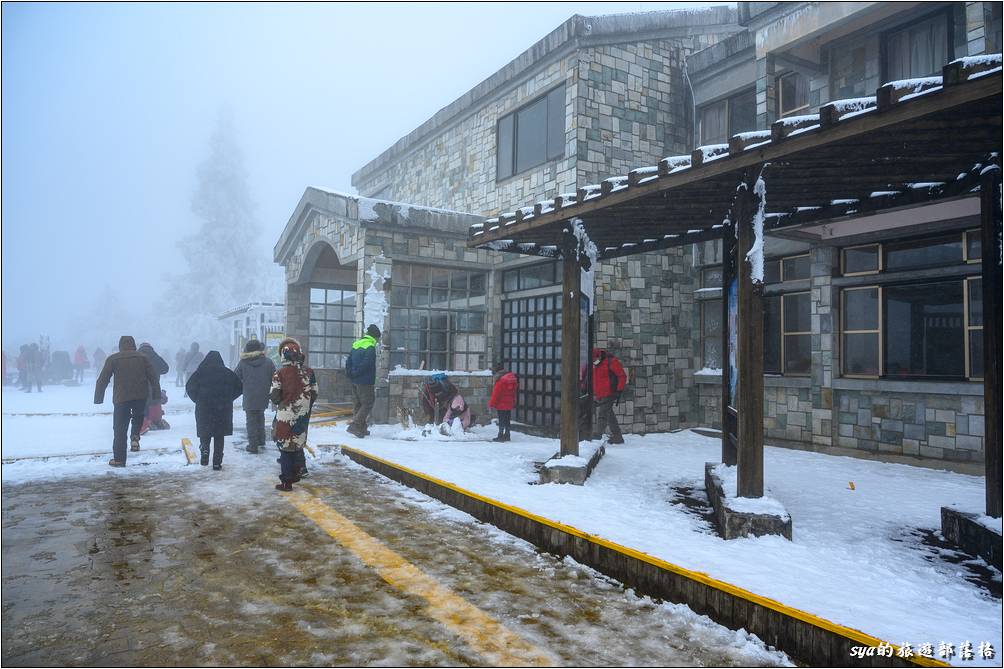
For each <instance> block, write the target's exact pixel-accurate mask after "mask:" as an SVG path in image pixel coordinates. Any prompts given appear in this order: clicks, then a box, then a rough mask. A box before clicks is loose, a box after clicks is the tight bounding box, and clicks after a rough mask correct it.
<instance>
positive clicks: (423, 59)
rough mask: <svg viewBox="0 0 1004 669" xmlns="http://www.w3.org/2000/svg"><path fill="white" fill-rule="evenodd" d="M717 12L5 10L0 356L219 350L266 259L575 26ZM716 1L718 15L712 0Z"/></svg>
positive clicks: (265, 290) (270, 295)
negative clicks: (313, 192) (317, 200)
mask: <svg viewBox="0 0 1004 669" xmlns="http://www.w3.org/2000/svg"><path fill="white" fill-rule="evenodd" d="M688 4H690V5H694V4H711V3H644V4H642V3H623V4H620V3H569V4H561V3H547V4H493V5H478V6H472V5H458V4H450V5H445V4H425V5H353V4H332V5H318V4H306V5H294V4H247V5H245V4H218V5H204V4H120V3H109V4H11V3H5V4H4V5H3V198H2V202H3V233H2V234H3V247H2V253H3V305H2V308H3V335H2V336H3V347H4V350H5V351H6V352H7V354H8V355H11V354H14V355H16V354H17V349H18V347H19V346H20V345H22V344H25V343H28V342H32V341H35V342H37V341H38V339H39V337H40V336H44V337H47V338H48V339H49V344H50V346H51V349H52V350H69V351H73V350H74V349H75V348H76V347H77V346H78V345H81V344H82V345H84V346H85V347H87V349H88V350H93V349H94V348H95V347H98V346H100V347H102V348H103V349H104V351H105V352H108V353H110V352H112V351H114V350H115V348H116V342H117V341H118V337H119V335H121V334H131V335H134V336H135V337H136V340H137V342H140V341H150V342H153V343H154V345H155V346H157V347H158V348H161V349H163V350H165V351H168V350H175V349H176V348H178V347H179V346H182V345H184V346H186V347H187V344H188V343H189V342H190V341H191V340H192V339H196V338H198V339H202V340H203V344H204V345H203V350H206V348H211V347H214V346H216V345H219V344H220V343H221V342H220V339H221V338H225V336H226V329H225V328H224V327H223V326H222V325H221V324H219V323H218V321H217V320H216V317H217V316H218V314H219V312H220V311H221V310H222V309H225V308H227V307H229V306H234V305H236V304H240V303H242V302H246V301H249V300H271V299H275V300H280V301H281V300H282V299H283V274H282V271H281V269H280V268H278V267H277V266H276V265H274V264H273V262H272V247H273V246H274V244H275V242H276V240H277V239H278V236H279V234H280V232H281V231H282V229H283V227H284V225H285V224H286V221H287V219H288V217H289V216H290V214H291V213H292V211H293V208H294V207H295V205H296V203H297V201H298V200H299V198H300V195H301V194H302V193H303V190H304V188H305V187H306V186H308V185H319V186H326V187H330V188H335V189H338V190H343V191H345V192H349V193H351V192H354V191H353V189H352V188H351V185H350V176H351V174H352V172H353V171H354V170H356V169H358V168H359V167H361V166H362V165H364V164H365V163H366V162H367V161H368V160H370V159H372V158H374V157H375V156H376V155H378V154H379V153H380V152H381V151H383V150H384V149H386V148H387V147H389V146H390V145H391V144H392V143H393V142H394V141H396V140H397V139H398V138H399V137H401V136H402V135H404V134H406V133H408V132H409V131H411V130H412V129H414V128H415V127H416V126H417V125H418V124H420V123H421V122H422V121H424V120H425V119H427V118H428V117H430V116H431V115H432V114H434V113H435V112H436V111H437V110H438V109H440V108H441V107H443V106H445V105H447V104H448V103H450V102H451V101H452V100H453V99H455V98H456V97H458V96H459V95H461V94H462V93H464V92H465V91H466V90H468V89H469V88H470V87H472V86H473V85H475V84H477V83H478V82H479V81H481V80H482V79H483V78H485V77H486V76H488V75H490V74H491V73H492V72H494V71H495V70H497V69H498V68H500V67H501V66H502V65H504V64H505V63H506V62H508V61H509V60H510V59H512V58H513V57H515V56H516V55H517V54H519V53H520V52H521V51H522V50H523V49H525V48H527V47H529V46H530V45H531V44H532V43H533V42H534V41H535V40H537V39H539V38H540V36H541V35H543V34H545V33H546V32H548V31H550V30H552V29H554V28H556V27H557V26H558V25H559V24H560V23H561V22H562V21H564V20H565V19H567V18H569V17H570V16H571V15H572V14H575V13H579V14H607V13H616V12H625V11H639V10H640V9H642V10H650V9H666V8H669V7H684V6H686V5H688ZM720 4H721V3H720Z"/></svg>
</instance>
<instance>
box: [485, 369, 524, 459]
mask: <svg viewBox="0 0 1004 669" xmlns="http://www.w3.org/2000/svg"><path fill="white" fill-rule="evenodd" d="M492 372H494V373H495V376H496V381H495V385H494V387H493V388H492V396H491V399H489V400H488V406H489V408H492V409H495V410H496V411H498V414H499V436H497V437H495V438H494V439H492V441H509V440H510V438H511V435H510V434H509V428H510V424H511V422H512V410H513V409H514V408H516V391H517V389H518V388H519V379H517V378H516V375H515V374H513V373H512V372H510V371H508V370H507V369H506V368H505V365H503V364H502V363H501V362H499V363H496V364H495V366H494V367H493V368H492Z"/></svg>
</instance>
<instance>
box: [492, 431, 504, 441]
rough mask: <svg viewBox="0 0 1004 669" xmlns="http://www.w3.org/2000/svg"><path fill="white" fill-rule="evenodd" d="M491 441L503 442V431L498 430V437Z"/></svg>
mask: <svg viewBox="0 0 1004 669" xmlns="http://www.w3.org/2000/svg"><path fill="white" fill-rule="evenodd" d="M492 441H496V442H503V441H505V430H503V429H502V428H499V436H497V437H495V438H494V439H492Z"/></svg>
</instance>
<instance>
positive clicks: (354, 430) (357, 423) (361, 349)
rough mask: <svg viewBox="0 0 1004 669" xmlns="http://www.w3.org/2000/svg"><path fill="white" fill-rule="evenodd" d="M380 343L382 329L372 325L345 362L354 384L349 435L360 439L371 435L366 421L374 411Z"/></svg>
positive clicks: (347, 429)
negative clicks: (377, 355)
mask: <svg viewBox="0 0 1004 669" xmlns="http://www.w3.org/2000/svg"><path fill="white" fill-rule="evenodd" d="M378 341H380V328H378V327H377V326H376V325H370V326H369V327H367V328H366V334H364V335H363V336H362V338H361V339H357V340H356V341H354V342H353V343H352V350H351V351H350V352H349V357H348V358H347V359H346V360H345V371H346V373H347V374H348V376H349V381H351V382H352V401H353V407H352V423H351V424H350V425H349V426H348V427H347V428H346V431H347V432H348V433H349V434H353V435H355V436H357V437H359V438H360V439H362V438H363V437H365V436H366V435H368V434H369V433H370V431H369V430H368V429H366V419H367V418H369V415H370V411H372V410H373V400H374V395H373V385H374V384H375V383H376V346H377V342H378Z"/></svg>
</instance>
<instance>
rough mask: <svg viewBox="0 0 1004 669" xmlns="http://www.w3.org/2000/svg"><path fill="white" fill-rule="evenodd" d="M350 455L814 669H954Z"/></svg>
mask: <svg viewBox="0 0 1004 669" xmlns="http://www.w3.org/2000/svg"><path fill="white" fill-rule="evenodd" d="M340 448H341V452H342V454H343V455H345V456H346V457H348V458H349V459H350V460H352V461H353V462H356V463H358V464H360V465H362V466H364V467H367V468H368V469H372V470H373V471H375V472H377V473H379V474H382V475H384V476H386V477H387V478H389V479H391V480H394V481H397V482H398V483H401V484H404V485H406V486H408V487H410V488H414V489H415V490H418V491H419V492H422V493H424V494H426V495H428V496H429V497H432V498H434V499H437V500H439V501H441V502H443V503H444V504H448V505H450V506H452V507H455V508H457V509H459V510H461V511H463V512H465V513H468V514H470V515H471V516H473V517H475V518H477V519H478V520H481V521H483V522H487V523H491V524H492V525H494V526H495V527H498V528H499V529H501V530H503V531H505V532H508V533H509V534H512V535H514V536H517V537H519V538H521V539H524V540H526V541H529V542H530V543H532V544H534V545H536V546H538V547H539V548H542V549H543V550H546V551H548V552H551V553H555V554H557V555H568V556H570V557H572V558H573V559H574V560H576V561H577V562H579V563H581V564H584V565H587V566H589V567H592V568H593V569H596V570H597V571H599V572H601V573H603V574H606V575H607V576H610V577H612V578H615V579H617V580H619V581H621V582H622V583H624V584H625V585H628V586H631V587H632V588H634V589H635V590H636V591H637V592H639V593H641V594H645V595H649V596H651V597H656V598H659V599H664V600H667V601H671V602H677V603H682V604H687V605H688V606H690V608H691V609H693V610H694V611H696V612H697V613H699V614H703V615H706V616H708V617H709V618H711V619H712V620H714V621H715V622H717V623H719V624H721V625H724V626H726V627H729V628H731V629H740V628H742V629H745V630H746V631H748V632H750V633H752V634H756V635H757V636H758V637H759V638H760V639H761V640H763V642H764V643H766V644H768V645H770V646H773V647H775V648H778V649H780V650H783V651H784V652H786V653H787V654H788V655H789V656H790V657H792V658H793V659H795V660H798V661H801V662H804V663H806V664H809V665H812V666H860V667H910V666H928V667H947V666H950V665H948V664H946V663H944V662H941V661H939V660H935V659H930V658H924V657H916V656H914V657H910V658H900V657H897V656H896V652H897V651H898V650H899V647H898V646H895V645H893V644H889V643H888V642H885V641H882V640H881V639H878V638H876V637H874V636H871V635H869V634H865V633H864V632H861V631H859V630H856V629H853V628H850V627H845V626H843V625H839V624H837V623H833V622H831V621H829V620H826V619H824V618H820V617H819V616H816V615H814V614H812V613H808V612H805V611H801V610H799V609H795V608H792V607H789V606H786V605H784V604H782V603H780V602H777V601H775V600H773V599H770V598H769V597H764V596H762V595H758V594H756V593H753V592H750V591H748V590H745V589H743V588H740V587H738V586H735V585H732V584H731V583H726V582H724V581H719V580H717V579H715V578H713V577H711V576H709V575H707V574H705V573H703V572H696V571H691V570H689V569H685V568H683V567H680V566H677V565H674V564H672V563H669V562H666V561H664V560H660V559H658V558H655V557H652V556H651V555H648V554H646V553H642V552H641V551H637V550H634V549H632V548H628V547H626V546H621V545H619V544H616V543H614V542H612V541H608V540H606V539H603V538H602V537H598V536H595V535H592V534H589V533H587V532H583V531H582V530H579V529H577V528H575V527H572V526H570V525H565V524H563V523H558V522H556V521H553V520H550V519H548V518H544V517H543V516H538V515H536V514H533V513H530V512H529V511H525V510H523V509H520V508H518V507H514V506H510V505H508V504H505V503H503V502H499V501H496V500H493V499H490V498H488V497H484V496H483V495H479V494H477V493H475V492H471V491H469V490H464V489H463V488H460V487H458V486H456V485H454V484H452V483H449V482H448V481H443V480H440V479H437V478H435V477H432V476H429V475H427V474H423V473H421V472H417V471H415V470H412V469H408V468H407V467H404V466H402V465H399V464H396V463H394V462H391V461H389V460H385V459H383V458H380V457H377V456H375V455H371V454H369V453H366V452H364V451H360V450H358V449H355V448H352V447H349V446H344V445H342V446H341V447H340ZM855 646H864V647H872V648H874V647H878V646H883V647H887V648H889V651H888V652H889V653H890V654H891V656H883V655H879V654H877V653H876V654H875V655H871V656H867V655H866V656H865V657H862V658H858V657H852V656H851V649H852V648H853V647H855Z"/></svg>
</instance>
